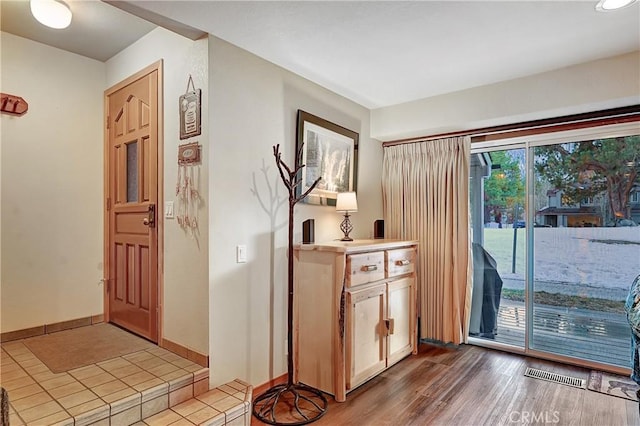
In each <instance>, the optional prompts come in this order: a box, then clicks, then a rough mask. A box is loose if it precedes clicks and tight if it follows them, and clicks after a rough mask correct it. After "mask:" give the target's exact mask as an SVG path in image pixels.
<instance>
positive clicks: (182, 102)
mask: <svg viewBox="0 0 640 426" xmlns="http://www.w3.org/2000/svg"><path fill="white" fill-rule="evenodd" d="M189 89H191V90H189ZM201 94H202V91H201V90H200V89H197V90H196V88H195V86H194V84H193V78H191V76H189V81H188V82H187V92H186V93H185V94H184V95H181V96H180V99H179V102H178V103H179V107H180V139H188V138H190V137H193V136H198V135H199V134H200V133H201V132H202V131H201V127H200V119H201V112H200V99H201Z"/></svg>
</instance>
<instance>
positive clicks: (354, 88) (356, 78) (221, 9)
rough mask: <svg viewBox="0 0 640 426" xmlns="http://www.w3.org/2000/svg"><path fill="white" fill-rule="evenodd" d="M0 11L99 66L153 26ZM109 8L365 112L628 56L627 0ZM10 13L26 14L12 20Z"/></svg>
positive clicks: (631, 45)
mask: <svg viewBox="0 0 640 426" xmlns="http://www.w3.org/2000/svg"><path fill="white" fill-rule="evenodd" d="M0 3H1V5H2V10H1V13H2V30H3V31H7V32H11V33H14V34H17V35H20V36H23V37H27V38H31V39H33V40H36V41H40V42H43V43H47V44H51V45H53V46H56V47H59V48H64V49H68V50H71V51H75V52H77V53H80V54H83V55H85V56H89V57H94V58H96V59H99V60H102V61H104V60H106V59H108V58H109V57H111V56H112V55H113V54H114V52H117V51H119V50H120V49H122V48H123V47H124V46H126V45H127V44H126V43H130V42H131V41H132V40H135V39H136V37H140V36H142V35H144V34H146V33H147V32H148V31H149V30H150V29H151V28H153V25H151V24H149V23H148V22H144V21H139V20H136V19H135V18H133V17H132V16H131V15H128V14H127V13H125V12H122V11H121V10H118V9H117V8H115V7H112V6H110V5H107V4H105V3H102V2H99V1H96V0H93V1H86V0H85V1H80V0H75V1H69V4H70V5H71V8H72V10H73V12H74V20H73V22H72V25H71V27H70V29H69V30H70V31H71V32H73V33H74V34H75V35H74V36H65V35H63V34H62V32H60V30H46V29H39V34H36V33H37V32H38V31H36V30H34V29H33V28H31V30H30V31H31V33H30V35H23V33H20V32H21V31H23V32H24V31H27V27H34V24H33V22H29V20H30V21H34V20H33V19H32V18H30V14H29V12H28V10H29V8H28V3H27V2H24V1H18V2H13V1H2V2H0ZM14 3H16V4H14ZM111 3H114V4H119V7H125V6H126V7H128V8H129V10H134V13H137V14H138V15H141V16H145V17H146V18H147V19H149V16H155V17H165V18H169V20H170V21H171V22H174V23H175V22H178V23H182V24H185V25H186V26H189V27H192V28H195V29H198V30H202V31H205V32H208V33H211V34H213V35H215V36H217V37H219V38H221V39H223V40H226V41H228V42H230V43H232V44H234V45H237V46H239V47H241V48H243V49H245V50H248V51H250V52H252V53H254V54H256V55H258V56H260V57H262V58H264V59H266V60H268V61H271V62H273V63H275V64H277V65H280V66H282V67H283V68H285V69H288V70H290V71H292V72H294V73H296V74H299V75H301V76H303V77H305V78H307V79H309V80H311V81H314V82H316V83H318V84H320V85H321V86H324V87H326V88H328V89H330V90H332V91H334V92H336V93H338V94H341V95H343V96H345V97H347V98H349V99H352V100H353V101H355V102H357V103H359V104H361V105H363V106H365V107H368V108H379V107H384V106H389V105H395V104H399V103H403V102H408V101H412V100H416V99H421V98H425V97H430V96H435V95H439V94H444V93H449V92H454V91H458V90H463V89H467V88H471V87H476V86H481V85H486V84H491V83H496V82H499V81H503V80H510V79H514V78H519V77H524V76H527V75H531V74H537V73H541V72H545V71H550V70H554V69H559V68H564V67H568V66H571V65H574V64H578V63H583V62H587V61H593V60H597V59H601V58H606V57H611V56H615V55H620V54H624V53H628V52H633V51H638V50H640V3H639V2H637V3H635V4H633V5H631V6H629V7H627V8H624V9H621V10H618V11H613V12H604V13H603V12H596V10H595V5H596V3H597V1H596V0H579V1H561V0H555V1H484V0H475V1H406V2H405V1H354V2H347V1H337V2H333V1H315V2H314V1H280V2H270V1H188V0H174V1H153V0H144V1H126V2H122V1H113V2H111ZM126 7H125V8H126ZM132 8H133V9H132ZM13 9H16V10H18V9H23V10H22V12H21V13H22V14H27V16H26V18H25V17H24V16H23V17H22V18H21V20H20V21H19V20H18V19H17V18H13V14H14V13H17V12H15V11H14V10H13ZM89 10H93V13H89ZM98 10H99V12H98ZM136 11H137V12H136ZM7 12H9V13H8V14H6V13H7ZM85 13H86V17H87V21H86V22H85V21H84V19H85V18H84V16H85ZM123 14H124V15H123ZM7 15H8V16H7ZM14 19H15V21H14ZM155 22H159V21H157V20H156V21H155ZM74 25H75V27H74ZM76 30H77V31H79V32H80V33H78V32H76ZM135 30H137V31H138V32H135ZM130 31H131V33H129V32H130ZM127 37H128V38H127ZM125 40H126V41H125ZM123 43H124V44H123ZM74 45H75V46H74ZM79 45H83V46H79ZM80 47H84V50H81V49H80ZM110 55H111V56H110ZM639 77H640V76H639Z"/></svg>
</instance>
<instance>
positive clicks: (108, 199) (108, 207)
mask: <svg viewBox="0 0 640 426" xmlns="http://www.w3.org/2000/svg"><path fill="white" fill-rule="evenodd" d="M109 210H111V198H107V211H109Z"/></svg>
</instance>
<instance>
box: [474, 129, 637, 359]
mask: <svg viewBox="0 0 640 426" xmlns="http://www.w3.org/2000/svg"><path fill="white" fill-rule="evenodd" d="M628 133H629V132H628V131H627V134H626V135H622V136H612V137H596V136H595V135H594V136H592V137H584V138H582V139H577V138H576V137H575V136H573V137H567V138H566V139H562V138H558V137H554V139H553V140H547V141H545V140H544V139H541V138H538V140H531V141H519V142H518V143H519V144H513V143H512V144H509V145H504V146H502V147H498V146H486V147H484V148H474V149H473V151H472V160H471V190H470V199H471V209H472V211H471V216H472V230H473V255H474V256H473V259H474V276H473V281H474V287H473V295H472V308H471V309H472V312H471V321H470V337H472V338H473V339H471V340H472V342H475V343H479V344H488V345H492V346H495V345H498V346H500V345H504V346H510V347H515V349H516V350H522V351H524V352H531V353H536V352H537V353H541V354H547V355H549V356H550V357H552V358H554V357H557V358H560V359H562V358H567V359H569V358H570V359H571V360H573V361H578V362H584V363H586V364H594V363H595V364H608V365H612V366H617V367H624V368H626V367H629V366H630V361H629V353H630V338H631V334H630V329H629V326H628V324H627V322H626V316H625V313H624V300H625V298H626V294H627V292H628V289H629V286H630V285H631V283H632V282H633V279H634V278H635V277H636V276H637V275H638V274H640V226H635V225H636V224H637V223H640V203H638V202H636V201H637V200H638V199H640V196H638V194H639V193H640V136H638V135H637V134H631V135H630V134H628Z"/></svg>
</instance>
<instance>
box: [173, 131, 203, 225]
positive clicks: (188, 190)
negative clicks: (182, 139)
mask: <svg viewBox="0 0 640 426" xmlns="http://www.w3.org/2000/svg"><path fill="white" fill-rule="evenodd" d="M201 149H202V147H201V145H200V144H199V143H198V142H193V143H188V144H184V145H180V146H178V180H177V181H176V203H177V208H176V219H177V221H178V224H179V225H180V226H181V227H182V228H184V229H187V230H190V231H192V232H195V231H196V230H197V228H198V207H199V205H200V200H201V198H200V192H199V191H198V183H199V182H200V163H201V161H200V152H201Z"/></svg>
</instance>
